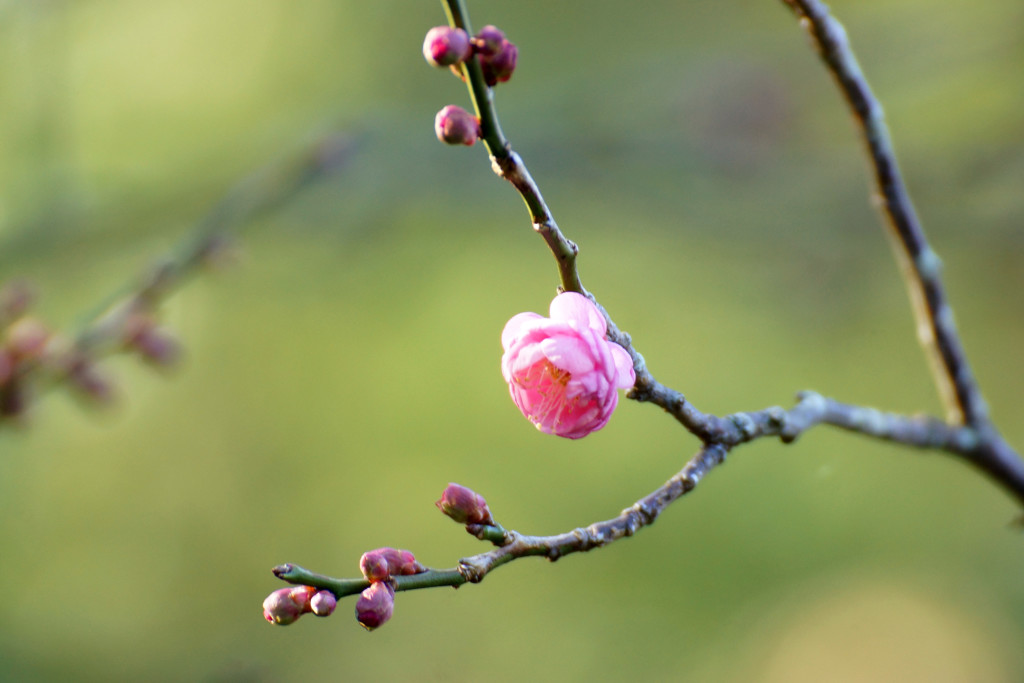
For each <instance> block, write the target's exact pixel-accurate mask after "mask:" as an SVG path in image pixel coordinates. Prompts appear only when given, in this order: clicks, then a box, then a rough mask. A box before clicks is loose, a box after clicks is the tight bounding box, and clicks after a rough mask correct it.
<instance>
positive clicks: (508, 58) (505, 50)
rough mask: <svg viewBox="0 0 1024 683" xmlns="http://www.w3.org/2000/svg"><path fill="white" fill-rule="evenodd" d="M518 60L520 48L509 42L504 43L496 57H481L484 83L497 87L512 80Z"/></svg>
mask: <svg viewBox="0 0 1024 683" xmlns="http://www.w3.org/2000/svg"><path fill="white" fill-rule="evenodd" d="M518 58H519V48H517V47H516V46H515V44H514V43H510V42H509V41H507V40H506V41H505V42H504V43H502V45H501V48H500V49H499V50H498V51H497V52H496V53H495V54H494V55H492V56H490V57H481V58H480V66H481V67H482V68H483V71H484V81H486V82H487V85H490V86H495V85H497V84H498V83H504V82H505V81H507V80H508V79H510V78H512V72H513V71H515V70H516V60H517V59H518Z"/></svg>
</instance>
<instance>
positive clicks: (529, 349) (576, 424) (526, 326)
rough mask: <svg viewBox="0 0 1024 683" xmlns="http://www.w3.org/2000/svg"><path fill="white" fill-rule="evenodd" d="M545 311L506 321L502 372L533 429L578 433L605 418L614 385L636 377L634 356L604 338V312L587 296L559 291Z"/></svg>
mask: <svg viewBox="0 0 1024 683" xmlns="http://www.w3.org/2000/svg"><path fill="white" fill-rule="evenodd" d="M550 315H551V317H550V318H544V317H542V316H540V315H537V314H536V313H520V314H518V315H516V316H514V317H513V318H512V319H511V320H509V321H508V323H507V324H506V325H505V329H504V330H502V333H501V345H502V346H503V347H504V349H505V354H504V355H503V356H502V357H501V374H502V375H504V377H505V381H506V382H508V388H509V392H510V393H511V394H512V400H513V401H515V404H516V406H518V408H519V410H520V411H521V412H522V413H523V415H524V416H525V417H526V419H528V420H529V421H530V422H532V423H533V424H534V425H535V426H536V427H537V429H539V430H540V431H542V432H545V433H547V434H556V435H558V436H563V437H565V438H568V439H579V438H582V437H584V436H586V435H587V434H590V433H591V432H595V431H597V430H598V429H601V428H602V427H604V426H605V425H606V424H608V420H609V418H610V417H611V415H612V412H613V411H614V410H615V406H616V405H618V401H619V394H618V389H626V388H628V387H630V386H632V385H633V383H634V382H636V375H635V373H634V372H633V362H632V360H631V359H630V357H629V354H628V353H627V352H626V350H625V349H623V348H622V347H621V346H619V345H618V344H615V343H614V342H610V341H608V340H607V339H606V338H605V334H606V333H607V331H608V325H607V323H606V322H605V319H604V316H602V315H601V312H600V311H599V310H598V309H597V306H595V305H594V304H593V302H591V301H590V300H589V299H587V298H586V297H585V296H582V295H580V294H577V293H575V292H563V293H562V294H559V295H558V296H556V297H555V298H554V300H553V301H552V302H551V310H550Z"/></svg>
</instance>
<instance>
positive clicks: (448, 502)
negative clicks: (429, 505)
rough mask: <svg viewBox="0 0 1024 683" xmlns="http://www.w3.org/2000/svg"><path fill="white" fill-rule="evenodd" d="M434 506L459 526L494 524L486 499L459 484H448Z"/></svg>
mask: <svg viewBox="0 0 1024 683" xmlns="http://www.w3.org/2000/svg"><path fill="white" fill-rule="evenodd" d="M434 505H436V506H437V508H438V509H439V510H440V511H441V512H443V513H444V514H446V515H448V516H449V517H451V518H452V519H454V520H455V521H456V522H458V523H459V524H492V525H493V524H494V519H492V518H491V511H490V509H488V507H487V501H486V500H484V497H483V496H481V495H480V494H479V493H477V492H476V491H473V490H471V489H467V488H466V487H465V486H460V485H459V484H454V483H452V484H448V487H447V488H446V489H445V490H444V493H442V494H441V500H439V501H437V502H436V503H434Z"/></svg>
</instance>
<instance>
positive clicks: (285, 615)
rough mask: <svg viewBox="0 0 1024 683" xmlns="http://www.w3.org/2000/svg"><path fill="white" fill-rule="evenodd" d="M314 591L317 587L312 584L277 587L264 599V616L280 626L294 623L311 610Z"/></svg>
mask: <svg viewBox="0 0 1024 683" xmlns="http://www.w3.org/2000/svg"><path fill="white" fill-rule="evenodd" d="M314 592H316V589H315V588H313V587H312V586H294V587H290V588H279V589H277V590H276V591H274V592H273V593H271V594H270V595H268V596H267V599H266V600H264V601H263V618H264V619H266V620H267V621H269V622H270V623H271V624H277V625H278V626H287V625H288V624H294V623H295V622H296V621H298V619H299V617H301V616H302V615H303V614H305V613H306V612H309V611H310V606H309V602H310V597H311V596H312V595H313V593H314Z"/></svg>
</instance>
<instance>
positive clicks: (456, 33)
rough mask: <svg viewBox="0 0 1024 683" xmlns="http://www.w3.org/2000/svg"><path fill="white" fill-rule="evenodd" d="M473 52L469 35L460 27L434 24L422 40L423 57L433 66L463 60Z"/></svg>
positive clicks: (443, 65)
mask: <svg viewBox="0 0 1024 683" xmlns="http://www.w3.org/2000/svg"><path fill="white" fill-rule="evenodd" d="M471 54H473V46H472V44H471V43H470V42H469V35H468V34H467V33H466V32H465V31H463V30H462V29H461V28H452V27H451V26H435V27H434V28H432V29H430V30H429V31H427V37H426V38H425V39H424V40H423V57H424V59H426V60H427V61H428V62H430V63H431V64H433V65H434V66H439V67H445V66H451V65H453V64H458V63H459V62H464V61H465V60H467V59H469V56H470V55H471Z"/></svg>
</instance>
